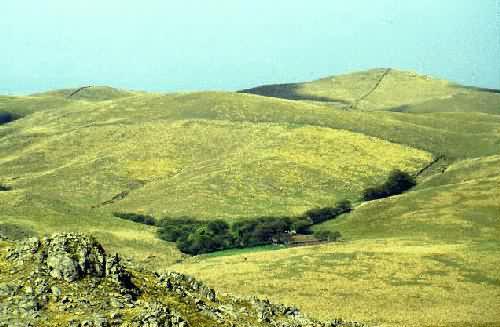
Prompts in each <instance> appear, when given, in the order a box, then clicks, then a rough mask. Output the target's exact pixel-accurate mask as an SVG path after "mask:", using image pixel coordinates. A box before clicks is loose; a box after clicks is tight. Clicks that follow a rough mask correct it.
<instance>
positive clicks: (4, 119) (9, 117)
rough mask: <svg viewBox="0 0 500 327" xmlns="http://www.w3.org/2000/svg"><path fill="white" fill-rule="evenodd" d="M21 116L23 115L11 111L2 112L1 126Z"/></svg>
mask: <svg viewBox="0 0 500 327" xmlns="http://www.w3.org/2000/svg"><path fill="white" fill-rule="evenodd" d="M19 118H21V117H20V116H18V115H15V114H13V113H10V112H0V126H1V125H5V124H8V123H11V122H13V121H14V120H17V119H19Z"/></svg>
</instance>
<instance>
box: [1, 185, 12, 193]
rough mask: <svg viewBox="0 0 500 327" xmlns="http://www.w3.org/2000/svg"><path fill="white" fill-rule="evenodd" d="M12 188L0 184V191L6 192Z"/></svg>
mask: <svg viewBox="0 0 500 327" xmlns="http://www.w3.org/2000/svg"><path fill="white" fill-rule="evenodd" d="M10 190H12V188H11V187H10V186H7V185H2V184H0V192H7V191H10Z"/></svg>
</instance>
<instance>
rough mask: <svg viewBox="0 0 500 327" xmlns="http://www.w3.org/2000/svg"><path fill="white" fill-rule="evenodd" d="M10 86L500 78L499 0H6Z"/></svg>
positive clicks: (181, 86) (4, 66)
mask: <svg viewBox="0 0 500 327" xmlns="http://www.w3.org/2000/svg"><path fill="white" fill-rule="evenodd" d="M0 14H1V16H0V17H1V19H0V39H1V42H2V43H1V44H2V46H1V51H0V93H6V92H11V93H26V92H32V91H36V90H45V89H54V88H62V87H71V86H78V85H82V84H106V85H113V86H117V87H125V88H133V89H143V90H166V91H173V90H197V89H227V90H233V89H240V88H245V87H250V86H254V85H258V84H262V83H271V82H273V83H275V82H293V81H302V80H308V79H314V78H318V77H322V76H326V75H330V74H336V73H344V72H349V71H353V70H360V69H365V68H372V67H389V66H390V67H395V68H403V69H413V70H417V71H419V72H422V73H427V74H433V75H436V76H439V77H443V78H447V79H451V80H455V81H457V82H461V83H464V84H471V85H478V86H483V87H490V88H500V1H497V0H480V1H477V0H460V1H457V0H440V1H436V0H418V1H401V0H374V1H369V0H356V1H354V0H348V1H347V0H346V1H344V0H335V1H334V0H309V1H291V0H272V1H270V0H251V1H239V0H182V1H165V0H142V1H136V0H106V1H102V0H86V1H82V0H75V1H67V0H46V1H33V0H2V1H1V4H0Z"/></svg>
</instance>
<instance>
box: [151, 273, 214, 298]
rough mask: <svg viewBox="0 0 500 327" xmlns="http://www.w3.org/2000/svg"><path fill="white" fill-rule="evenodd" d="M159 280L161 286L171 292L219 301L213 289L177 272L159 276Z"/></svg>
mask: <svg viewBox="0 0 500 327" xmlns="http://www.w3.org/2000/svg"><path fill="white" fill-rule="evenodd" d="M158 280H159V282H160V283H161V285H162V286H163V287H165V288H166V289H167V290H169V291H172V292H177V293H178V294H182V295H184V296H189V297H193V298H199V299H204V300H208V301H212V302H216V301H217V295H216V293H215V291H214V290H213V289H212V288H210V287H208V286H206V285H205V284H203V283H202V282H200V281H198V280H196V279H194V278H193V277H191V276H188V275H183V274H179V273H176V272H168V273H166V274H161V275H159V276H158Z"/></svg>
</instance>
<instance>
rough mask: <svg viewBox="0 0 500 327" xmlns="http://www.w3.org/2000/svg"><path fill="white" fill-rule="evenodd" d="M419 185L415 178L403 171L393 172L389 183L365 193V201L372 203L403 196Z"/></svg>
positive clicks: (388, 179) (369, 189)
mask: <svg viewBox="0 0 500 327" xmlns="http://www.w3.org/2000/svg"><path fill="white" fill-rule="evenodd" d="M415 185H417V182H416V181H415V178H414V177H412V176H411V175H410V174H408V173H406V172H403V171H401V170H394V171H392V172H391V174H390V175H389V177H388V178H387V181H386V182H385V183H383V184H381V185H378V186H375V187H369V188H367V189H366V190H364V192H363V200H365V201H372V200H377V199H382V198H387V197H389V196H392V195H398V194H401V193H403V192H405V191H407V190H409V189H411V188H412V187H414V186H415Z"/></svg>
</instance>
